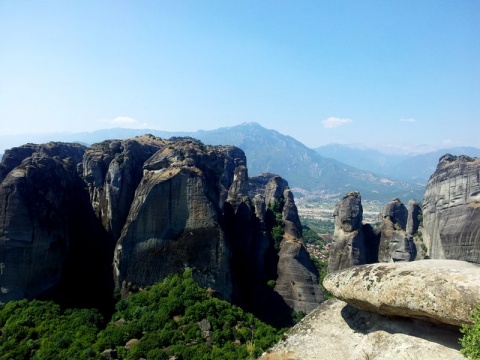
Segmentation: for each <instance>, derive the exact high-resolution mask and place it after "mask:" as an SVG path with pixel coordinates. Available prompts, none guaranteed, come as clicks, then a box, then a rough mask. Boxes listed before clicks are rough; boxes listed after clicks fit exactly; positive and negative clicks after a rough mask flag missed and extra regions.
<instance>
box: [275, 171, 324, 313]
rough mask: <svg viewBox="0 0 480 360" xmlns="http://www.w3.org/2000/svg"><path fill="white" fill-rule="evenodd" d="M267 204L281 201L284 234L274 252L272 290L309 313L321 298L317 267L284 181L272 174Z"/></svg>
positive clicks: (291, 304) (290, 304)
mask: <svg viewBox="0 0 480 360" xmlns="http://www.w3.org/2000/svg"><path fill="white" fill-rule="evenodd" d="M265 198H266V201H267V203H268V204H270V205H273V204H274V203H275V201H277V202H279V201H281V202H284V205H283V209H282V220H283V222H284V236H283V239H282V241H281V243H280V251H279V253H278V266H277V273H278V278H277V280H276V285H275V291H276V292H277V293H278V294H279V295H280V296H281V297H282V298H283V299H284V300H285V302H286V304H287V305H288V306H289V307H291V308H292V309H294V310H295V311H303V312H305V313H309V312H310V311H312V310H313V309H314V308H316V307H317V306H318V304H319V303H321V302H323V301H324V298H323V292H322V290H321V287H320V286H319V284H318V271H317V269H316V268H315V266H314V265H313V263H312V262H311V260H310V255H309V254H308V251H307V250H306V248H305V244H304V242H303V238H302V226H301V223H300V219H299V217H298V211H297V207H296V205H295V202H294V200H293V194H292V192H291V191H290V188H289V187H288V183H287V182H286V181H285V180H284V179H282V178H280V177H279V176H275V177H273V178H271V179H270V180H269V182H268V183H267V185H266V188H265Z"/></svg>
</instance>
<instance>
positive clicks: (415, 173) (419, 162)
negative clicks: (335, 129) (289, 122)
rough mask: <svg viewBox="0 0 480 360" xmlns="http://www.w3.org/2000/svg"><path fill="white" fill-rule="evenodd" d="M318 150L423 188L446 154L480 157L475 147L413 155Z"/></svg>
mask: <svg viewBox="0 0 480 360" xmlns="http://www.w3.org/2000/svg"><path fill="white" fill-rule="evenodd" d="M315 150H316V151H317V152H318V153H319V154H320V155H322V156H325V157H329V158H334V159H336V160H338V161H341V162H343V163H345V164H348V165H351V166H355V167H358V168H360V169H363V170H366V171H372V172H374V173H376V174H378V175H381V176H386V177H389V178H393V179H399V180H404V181H408V182H414V183H418V184H422V185H426V183H427V182H428V179H429V178H430V176H431V175H432V174H433V172H434V171H435V169H436V167H437V164H438V160H439V159H440V157H442V156H443V155H445V154H447V153H448V154H452V155H468V156H472V157H480V149H478V148H475V147H455V148H446V149H441V150H435V151H431V152H427V153H424V154H412V155H406V154H400V155H398V154H387V153H384V152H380V151H378V150H374V149H368V148H360V147H355V146H350V145H340V144H329V145H325V146H320V147H318V148H315Z"/></svg>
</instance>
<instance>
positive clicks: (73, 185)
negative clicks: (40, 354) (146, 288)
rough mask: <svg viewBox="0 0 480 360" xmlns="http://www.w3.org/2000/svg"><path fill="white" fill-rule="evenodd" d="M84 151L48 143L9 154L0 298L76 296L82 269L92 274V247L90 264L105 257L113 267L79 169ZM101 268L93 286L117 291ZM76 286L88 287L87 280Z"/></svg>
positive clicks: (0, 209) (0, 229)
mask: <svg viewBox="0 0 480 360" xmlns="http://www.w3.org/2000/svg"><path fill="white" fill-rule="evenodd" d="M84 151H85V147H84V146H81V145H76V144H62V143H48V144H44V145H33V144H29V145H27V146H26V147H25V148H23V147H20V148H14V149H11V150H9V151H7V152H6V154H5V157H4V161H3V163H2V168H3V170H4V178H3V181H2V182H1V184H0V204H1V206H0V273H1V274H0V285H1V288H2V291H1V293H0V302H6V301H9V300H13V299H23V298H33V297H36V296H39V295H41V294H44V293H45V292H48V291H50V292H57V293H58V292H62V293H63V294H64V296H72V297H73V298H74V297H76V296H77V295H78V294H76V293H75V291H72V289H73V287H72V284H71V283H72V282H75V281H76V280H80V279H79V278H78V275H76V274H78V273H79V272H80V273H82V274H83V275H88V274H89V273H90V271H89V269H88V267H84V266H83V265H84V260H85V256H86V253H87V252H90V251H93V252H94V253H93V254H91V255H90V256H89V264H90V265H94V266H98V265H99V263H98V262H97V261H98V260H101V261H105V263H106V264H107V266H106V267H108V261H109V260H108V257H107V258H104V256H105V251H106V248H107V247H108V242H107V239H106V238H102V234H101V232H99V228H96V227H95V224H96V221H95V218H94V217H93V216H92V215H93V213H92V212H91V210H90V208H89V204H88V193H87V191H86V189H85V184H84V183H83V181H82V179H81V178H80V176H79V175H78V173H77V168H76V166H77V163H78V162H79V161H81V158H82V156H83V153H84ZM93 239H95V241H96V242H97V243H95V241H93ZM110 251H111V250H110ZM110 258H111V257H110ZM80 264H82V265H81V267H80ZM76 266H79V267H78V268H75V267H76ZM106 267H105V266H103V265H102V269H103V270H105V268H106ZM79 269H82V270H81V271H80V270H79ZM96 270H97V271H96V277H95V279H93V280H91V281H90V289H91V290H96V285H97V284H96V280H99V279H102V280H103V284H102V285H103V288H104V289H108V288H109V289H110V290H111V289H112V288H111V285H109V284H108V282H106V280H105V278H104V277H103V275H104V274H105V273H101V272H100V271H99V268H97V269H96ZM83 283H86V281H83ZM75 285H76V287H77V288H78V287H82V281H81V280H80V283H77V284H75ZM93 292H94V291H93ZM85 293H88V291H85ZM90 295H92V294H90ZM93 295H94V294H93ZM97 297H101V295H100V294H97ZM84 298H85V297H84Z"/></svg>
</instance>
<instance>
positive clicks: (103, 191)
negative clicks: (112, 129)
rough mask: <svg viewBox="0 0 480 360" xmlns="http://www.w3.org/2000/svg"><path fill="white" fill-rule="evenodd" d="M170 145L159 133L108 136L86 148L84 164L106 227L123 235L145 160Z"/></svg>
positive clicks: (92, 198) (96, 208) (95, 206)
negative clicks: (158, 135) (128, 138)
mask: <svg viewBox="0 0 480 360" xmlns="http://www.w3.org/2000/svg"><path fill="white" fill-rule="evenodd" d="M165 145H166V141H165V140H161V139H158V138H155V137H148V136H143V137H138V138H135V139H130V140H107V141H103V142H101V143H98V144H94V145H92V146H91V147H89V148H88V149H87V150H86V151H85V156H84V157H83V161H82V164H81V170H82V172H83V177H84V179H85V181H86V182H87V184H88V190H89V193H90V202H91V203H92V207H93V209H94V211H95V214H96V216H97V217H98V218H99V219H101V221H102V224H103V226H104V228H105V229H106V230H107V231H108V232H110V233H111V234H112V235H113V237H114V238H115V239H118V238H119V237H120V232H121V231H122V228H123V225H124V224H125V221H126V219H127V216H128V212H129V210H130V205H131V204H132V201H133V197H134V194H135V189H136V188H137V186H138V184H139V182H140V180H141V179H142V176H143V164H144V162H145V161H146V160H147V159H148V158H150V157H151V156H152V155H153V154H155V153H156V152H157V151H158V150H159V149H160V148H162V147H164V146H165Z"/></svg>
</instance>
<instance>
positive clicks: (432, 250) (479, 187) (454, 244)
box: [423, 154, 480, 264]
mask: <svg viewBox="0 0 480 360" xmlns="http://www.w3.org/2000/svg"><path fill="white" fill-rule="evenodd" d="M423 226H424V234H423V237H424V241H425V243H426V246H427V248H428V254H429V256H430V258H432V259H456V260H465V261H469V262H473V263H477V264H480V158H470V157H467V156H453V155H449V154H447V155H444V156H443V157H441V158H440V161H439V164H438V166H437V169H436V171H435V173H434V174H433V175H432V176H431V177H430V180H429V181H428V185H427V188H426V190H425V197H424V200H423Z"/></svg>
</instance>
